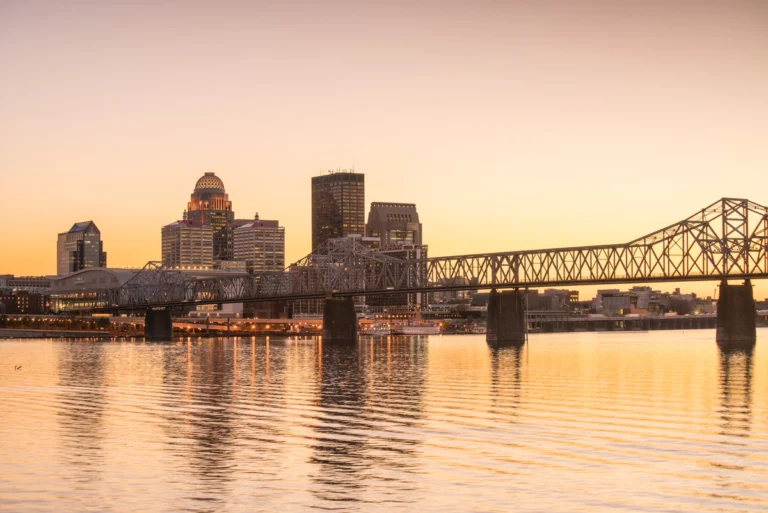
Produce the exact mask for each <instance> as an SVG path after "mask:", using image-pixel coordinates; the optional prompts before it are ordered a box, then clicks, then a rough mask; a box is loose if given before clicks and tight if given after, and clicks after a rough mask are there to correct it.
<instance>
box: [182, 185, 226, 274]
mask: <svg viewBox="0 0 768 513" xmlns="http://www.w3.org/2000/svg"><path fill="white" fill-rule="evenodd" d="M186 219H188V220H189V221H196V222H198V223H202V224H204V225H207V226H211V227H212V228H213V258H216V259H221V260H231V259H232V254H233V248H232V225H233V222H234V219H235V213H234V212H233V211H232V202H231V201H229V196H228V195H227V192H226V191H225V190H224V182H222V181H221V178H219V177H218V176H216V174H215V173H205V174H204V175H203V176H202V177H200V179H199V180H198V181H197V183H196V184H195V190H194V191H193V192H192V196H191V198H190V200H189V203H188V204H187V214H186Z"/></svg>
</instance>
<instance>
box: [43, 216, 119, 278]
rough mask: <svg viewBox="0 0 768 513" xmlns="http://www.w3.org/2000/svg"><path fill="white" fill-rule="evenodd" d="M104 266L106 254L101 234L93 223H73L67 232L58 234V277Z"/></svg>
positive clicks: (105, 264)
mask: <svg viewBox="0 0 768 513" xmlns="http://www.w3.org/2000/svg"><path fill="white" fill-rule="evenodd" d="M106 266H107V254H106V253H105V252H104V244H103V242H102V241H101V232H100V231H99V229H98V228H97V227H96V224H95V223H94V222H93V221H83V222H80V223H75V224H73V225H72V228H70V229H69V231H67V232H64V233H60V234H59V238H58V241H57V243H56V271H57V274H58V275H59V276H63V275H66V274H71V273H74V272H77V271H80V270H82V269H88V268H93V267H106Z"/></svg>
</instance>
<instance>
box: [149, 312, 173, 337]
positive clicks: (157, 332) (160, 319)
mask: <svg viewBox="0 0 768 513" xmlns="http://www.w3.org/2000/svg"><path fill="white" fill-rule="evenodd" d="M144 338H145V339H146V340H147V341H149V342H169V341H170V340H171V339H172V338H173V320H172V319H171V309H170V308H167V307H154V308H147V313H146V314H145V315H144Z"/></svg>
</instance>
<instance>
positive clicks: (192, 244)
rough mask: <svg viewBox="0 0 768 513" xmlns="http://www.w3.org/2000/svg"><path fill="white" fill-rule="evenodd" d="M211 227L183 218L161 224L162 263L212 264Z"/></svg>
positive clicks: (176, 265) (191, 265)
mask: <svg viewBox="0 0 768 513" xmlns="http://www.w3.org/2000/svg"><path fill="white" fill-rule="evenodd" d="M213 233H214V232H213V227H212V226H208V225H204V224H202V223H201V222H200V221H190V220H188V219H184V220H182V221H176V222H175V223H171V224H167V225H165V226H163V230H162V239H163V264H164V265H166V266H169V267H202V268H206V269H210V268H211V267H212V266H213Z"/></svg>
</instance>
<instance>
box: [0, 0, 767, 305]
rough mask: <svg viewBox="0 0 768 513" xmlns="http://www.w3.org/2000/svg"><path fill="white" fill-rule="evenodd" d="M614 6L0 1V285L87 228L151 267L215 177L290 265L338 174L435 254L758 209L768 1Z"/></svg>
mask: <svg viewBox="0 0 768 513" xmlns="http://www.w3.org/2000/svg"><path fill="white" fill-rule="evenodd" d="M612 4H613V5H610V6H609V5H608V3H605V2H585V3H582V4H581V5H582V7H581V8H576V7H574V6H572V5H569V4H568V3H566V2H542V3H538V4H537V5H524V4H522V3H520V4H512V3H510V4H508V5H498V4H491V3H485V4H483V5H484V7H485V8H483V9H472V8H470V7H468V6H467V4H460V3H450V2H447V3H446V2H441V3H440V4H437V3H429V2H427V3H424V4H422V5H420V6H413V7H412V9H413V10H409V12H408V13H407V15H406V14H403V13H400V12H399V11H398V9H395V8H392V7H387V6H382V5H379V6H368V5H366V6H350V5H349V4H344V3H329V4H327V5H326V6H325V8H324V9H320V8H319V7H316V6H313V5H312V4H309V3H303V4H302V3H294V4H291V5H293V6H296V7H297V8H296V9H293V10H292V9H288V8H286V9H280V8H278V7H275V6H266V5H262V4H258V5H255V4H254V5H251V6H242V5H228V6H226V7H223V8H220V9H213V8H211V7H210V6H206V5H205V4H197V3H191V4H189V7H188V8H186V9H184V10H182V11H179V10H177V9H174V8H173V7H172V6H166V5H163V6H157V7H156V8H155V9H152V10H150V9H149V8H148V7H146V6H131V5H127V4H126V5H120V4H110V5H101V6H96V5H88V4H77V5H75V6H74V7H72V8H71V9H65V8H62V7H59V6H55V5H46V6H44V7H43V6H42V4H35V3H25V4H23V5H22V4H20V3H6V4H3V5H2V6H0V66H2V68H3V69H7V70H9V71H10V73H8V75H7V80H6V81H5V83H4V88H3V90H2V91H0V112H3V114H4V115H3V118H4V120H5V121H6V122H5V123H3V124H2V125H0V173H2V183H3V189H4V192H6V200H5V201H4V202H3V206H2V207H0V213H2V215H3V218H4V219H15V218H20V217H21V216H22V215H23V217H24V222H23V223H22V222H18V223H8V226H7V227H6V230H4V231H3V232H2V234H1V235H0V264H2V265H1V267H2V269H0V272H8V273H14V274H16V275H36V274H54V270H55V269H54V267H53V265H54V264H53V261H52V258H51V254H52V247H53V240H54V239H55V234H56V233H59V232H61V231H62V230H64V229H66V225H68V224H69V225H71V223H73V222H78V221H82V220H86V219H93V220H94V222H96V223H97V225H98V226H99V228H100V229H101V231H102V233H103V239H104V240H105V241H106V246H107V247H108V249H109V254H110V265H114V266H127V265H142V264H143V263H144V262H146V261H148V260H156V259H159V256H160V233H159V229H158V228H159V227H160V226H163V225H165V224H167V223H168V222H170V221H171V220H174V219H178V218H179V215H180V212H179V205H183V204H184V203H185V201H186V200H188V198H189V193H190V192H191V190H190V188H191V180H194V179H195V178H196V177H197V176H200V175H202V174H203V173H204V172H206V171H213V172H216V173H217V175H219V176H221V177H222V178H223V179H224V181H225V182H226V184H227V187H228V193H229V194H230V199H231V201H232V202H233V203H234V204H235V205H236V206H237V207H236V209H237V211H238V212H239V214H240V216H241V217H251V215H252V213H253V212H256V211H258V212H262V213H264V214H265V215H266V216H267V217H269V218H275V219H280V221H281V224H283V225H284V226H286V229H287V230H288V233H289V235H288V236H287V237H286V261H287V262H291V261H295V260H297V259H299V258H301V257H303V256H304V255H306V254H307V253H309V252H310V250H311V247H310V246H311V241H310V240H311V237H310V231H311V226H310V221H309V220H310V185H309V183H310V178H311V177H312V176H315V175H317V174H320V173H321V172H322V171H323V170H325V169H336V168H338V167H342V168H351V167H354V168H355V169H356V170H358V171H360V172H362V173H364V174H366V175H367V176H366V182H367V189H368V191H367V194H366V200H367V201H366V211H367V208H368V206H369V205H370V203H372V202H379V201H381V202H388V201H394V202H403V203H414V204H416V205H418V208H419V212H420V215H421V218H422V222H423V223H424V224H425V225H426V228H427V230H428V234H429V240H427V241H425V243H428V244H429V246H430V256H440V255H458V254H467V253H475V252H492V251H507V250H518V249H535V248H543V247H563V246H583V245H590V244H612V243H620V242H624V241H627V240H631V239H633V238H635V237H638V236H641V235H643V234H645V233H648V232H650V231H653V230H655V229H657V228H659V227H660V226H665V225H667V224H669V223H672V222H675V221H677V220H679V219H681V218H684V217H686V216H688V215H690V214H692V213H693V212H695V211H696V210H698V209H699V208H701V207H702V206H704V205H707V204H709V203H711V202H712V201H715V200H716V199H718V198H720V197H723V196H729V197H745V198H749V199H752V200H754V201H757V202H759V203H762V204H765V203H768V201H766V198H763V197H762V194H761V191H763V190H766V189H768V176H766V173H765V172H764V171H765V169H766V164H768V156H767V155H766V153H765V151H764V150H763V149H762V146H763V144H764V141H765V140H766V139H768V137H767V136H768V133H766V126H765V125H764V123H761V122H760V120H761V119H765V116H766V114H768V101H766V93H765V91H766V90H768V70H767V69H766V64H764V63H766V62H768V36H767V35H766V33H765V31H764V30H763V28H764V23H763V22H764V21H765V20H766V19H768V7H766V5H765V4H761V3H754V2H732V3H728V4H723V3H722V2H696V3H692V2H691V3H689V2H682V3H678V4H676V5H675V6H674V7H672V6H669V5H666V3H663V2H644V3H642V5H634V6H631V5H629V4H622V5H615V3H612ZM299 7H300V8H299ZM320 11H323V12H325V13H326V14H324V15H323V16H322V19H325V20H326V21H327V23H325V24H317V23H314V24H312V23H309V22H308V20H317V19H318V18H317V17H318V16H320V14H321V13H320ZM662 18H663V19H664V20H665V24H658V23H657V22H658V20H659V19H662ZM117 20H120V23H116V21H117ZM211 20H213V21H211ZM371 20H375V23H373V22H372V21H371ZM355 21H357V22H355ZM116 26H117V28H115V27H116ZM271 26H275V27H281V29H280V31H278V30H276V29H272V28H270V27H271ZM286 27H292V28H294V29H296V30H294V31H290V32H295V33H296V34H297V35H296V37H295V38H292V39H287V38H286V36H285V35H284V34H282V33H281V32H284V31H285V28H286ZM225 28H226V30H225ZM303 29H306V30H303ZM395 33H396V34H398V35H399V37H398V38H397V41H394V40H393V38H392V34H395ZM137 34H141V43H139V42H138V39H137V37H138V36H137ZM424 34H429V36H428V37H427V36H425V35H424ZM94 40H98V41H100V42H102V44H100V45H93V44H92V41H94ZM349 41H354V42H355V44H348V42H349ZM265 49H269V51H265ZM20 57H22V58H20ZM288 63H290V65H289V64H288ZM308 83H311V84H312V85H313V87H305V85H306V84H308ZM534 84H535V86H534ZM21 99H23V100H24V101H20V100H21ZM201 99H204V101H201ZM704 113H706V114H704ZM137 205H140V206H141V207H140V208H139V207H137ZM42 206H44V208H41V207H42ZM52 209H55V216H53V215H51V214H52ZM137 210H140V211H137ZM15 241H21V242H23V243H24V245H25V247H27V248H29V250H28V251H27V252H25V254H23V255H21V254H18V252H16V251H13V249H12V248H13V247H14V244H15ZM670 286H672V285H670ZM689 287H690V288H689ZM684 288H685V289H686V290H691V289H694V291H696V292H697V293H699V294H703V295H711V294H712V292H713V290H714V288H715V284H714V283H711V282H704V283H697V284H695V285H694V284H690V285H685V286H684ZM766 295H768V290H766V289H765V288H764V286H763V285H762V284H761V283H760V282H757V283H756V297H765V296H766Z"/></svg>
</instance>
